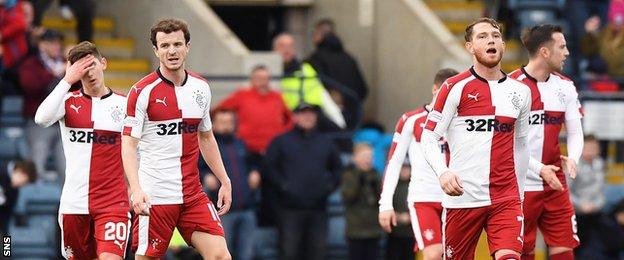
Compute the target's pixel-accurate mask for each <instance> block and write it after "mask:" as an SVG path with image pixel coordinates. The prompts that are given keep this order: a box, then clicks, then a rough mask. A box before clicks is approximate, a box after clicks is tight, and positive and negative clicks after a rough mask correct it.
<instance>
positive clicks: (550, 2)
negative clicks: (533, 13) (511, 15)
mask: <svg viewBox="0 0 624 260" xmlns="http://www.w3.org/2000/svg"><path fill="white" fill-rule="evenodd" d="M507 6H508V8H509V9H512V10H522V9H533V10H539V9H541V10H545V9H553V10H557V11H560V10H563V8H564V7H565V0H508V1H507Z"/></svg>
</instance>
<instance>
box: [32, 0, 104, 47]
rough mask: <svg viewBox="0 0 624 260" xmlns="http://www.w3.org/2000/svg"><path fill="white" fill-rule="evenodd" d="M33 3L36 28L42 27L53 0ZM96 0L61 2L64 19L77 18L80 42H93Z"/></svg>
mask: <svg viewBox="0 0 624 260" xmlns="http://www.w3.org/2000/svg"><path fill="white" fill-rule="evenodd" d="M30 1H31V2H32V3H33V8H34V19H33V24H34V26H35V27H39V26H41V22H42V20H43V14H44V13H45V11H46V10H47V9H48V7H49V6H50V4H51V3H52V0H30ZM95 3H96V1H95V0H60V1H59V6H60V8H59V9H60V12H61V15H62V16H63V18H65V19H68V20H69V19H73V18H76V33H77V36H78V42H82V41H92V38H93V17H94V16H95V8H96V4H95Z"/></svg>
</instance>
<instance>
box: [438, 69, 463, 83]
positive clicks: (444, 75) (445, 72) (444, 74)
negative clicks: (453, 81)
mask: <svg viewBox="0 0 624 260" xmlns="http://www.w3.org/2000/svg"><path fill="white" fill-rule="evenodd" d="M457 74H459V72H457V71H456V70H454V69H449V68H445V69H441V70H438V72H437V73H436V75H435V77H434V78H433V84H435V85H437V86H440V85H442V83H444V81H446V79H448V78H450V77H452V76H455V75H457Z"/></svg>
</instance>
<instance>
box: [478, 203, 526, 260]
mask: <svg viewBox="0 0 624 260" xmlns="http://www.w3.org/2000/svg"><path fill="white" fill-rule="evenodd" d="M489 209H490V210H489V214H488V217H487V224H486V227H485V231H486V233H487V238H488V245H489V247H490V255H492V256H493V257H494V259H496V260H507V259H517V260H520V255H521V253H522V242H523V237H524V235H523V232H524V229H523V228H524V227H523V223H524V222H523V221H524V217H523V215H522V205H521V203H520V200H507V201H503V202H499V203H496V204H494V205H491V206H489Z"/></svg>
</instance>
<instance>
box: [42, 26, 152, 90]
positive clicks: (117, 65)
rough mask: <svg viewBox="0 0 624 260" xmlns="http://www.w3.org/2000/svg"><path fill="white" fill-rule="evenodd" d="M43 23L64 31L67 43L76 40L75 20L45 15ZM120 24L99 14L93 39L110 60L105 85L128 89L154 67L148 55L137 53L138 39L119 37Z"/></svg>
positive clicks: (71, 43)
mask: <svg viewBox="0 0 624 260" xmlns="http://www.w3.org/2000/svg"><path fill="white" fill-rule="evenodd" d="M42 25H43V26H44V27H46V28H51V29H56V30H59V31H61V32H63V33H64V34H65V42H64V43H65V45H66V46H70V45H73V44H76V43H77V40H76V39H77V37H76V29H75V27H76V21H75V20H66V19H63V18H61V17H54V16H53V17H45V18H44V19H43V21H42ZM117 26H118V24H116V23H115V21H114V20H113V19H111V18H108V17H96V18H95V19H94V21H93V29H94V35H93V42H94V43H95V45H96V46H97V47H98V49H99V50H100V52H101V53H102V55H103V56H104V57H106V58H107V60H108V66H107V69H106V73H105V77H104V78H105V84H106V86H108V87H110V88H112V89H115V90H117V91H120V92H127V90H128V89H129V88H130V87H131V86H132V85H133V84H134V83H136V82H137V81H138V80H139V79H141V78H142V77H143V76H145V74H147V73H149V71H150V70H151V64H150V63H149V60H148V59H143V58H141V57H136V55H135V52H134V48H135V44H136V43H135V41H134V39H131V38H121V37H116V35H115V31H116V27H117Z"/></svg>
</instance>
